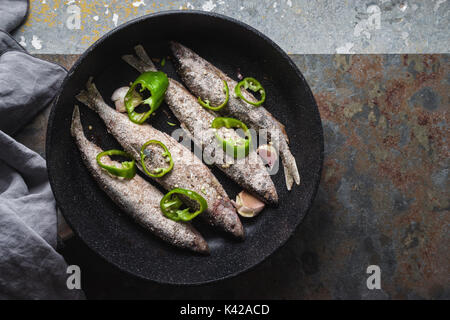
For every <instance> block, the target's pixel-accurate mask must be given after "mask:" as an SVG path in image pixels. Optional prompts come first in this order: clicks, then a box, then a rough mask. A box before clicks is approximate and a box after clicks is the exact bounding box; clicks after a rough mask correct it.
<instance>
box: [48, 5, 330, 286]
mask: <svg viewBox="0 0 450 320" xmlns="http://www.w3.org/2000/svg"><path fill="white" fill-rule="evenodd" d="M168 40H177V41H180V42H181V43H183V44H185V45H187V46H188V47H190V48H191V49H193V50H194V51H196V52H197V53H199V54H200V55H201V56H203V57H204V58H206V59H207V60H209V61H211V62H212V63H214V64H215V65H216V66H218V67H219V68H220V69H222V70H224V71H225V72H226V73H227V74H228V75H230V76H231V77H233V78H235V79H236V74H237V69H238V68H239V69H240V73H241V74H243V75H244V76H252V77H255V78H257V79H260V80H261V82H262V84H263V86H264V87H265V89H266V92H267V101H266V103H265V106H266V108H267V109H268V110H269V111H270V112H271V113H272V114H273V115H274V116H275V117H276V118H278V120H280V121H281V122H282V123H284V124H285V125H286V129H287V133H288V135H289V137H290V140H291V143H290V145H291V150H292V152H293V154H294V155H295V157H296V159H297V164H298V167H299V171H300V174H301V178H302V183H301V185H300V186H295V187H294V188H293V190H292V191H291V192H288V191H287V190H286V187H285V182H284V175H283V170H282V169H280V170H279V172H278V174H276V175H275V176H273V180H274V182H275V185H276V187H277V191H278V195H279V198H280V205H279V206H278V207H277V208H270V207H269V208H266V209H265V210H264V211H263V212H262V213H261V214H260V215H259V216H258V217H256V218H253V219H245V218H241V220H242V221H243V224H244V226H245V233H246V239H245V241H243V242H239V241H236V240H233V239H230V238H229V237H227V236H226V235H224V234H221V233H217V232H216V231H215V230H213V229H211V228H209V227H208V226H206V225H203V224H202V222H201V221H200V219H196V220H198V221H195V222H194V224H195V226H196V228H197V229H198V230H199V231H200V232H201V233H202V234H203V236H204V237H205V239H206V240H207V241H208V244H209V246H210V249H211V255H210V256H200V255H196V254H192V253H191V252H188V251H183V250H181V249H177V248H173V247H171V246H170V245H168V244H166V243H164V242H162V241H161V240H159V239H158V238H156V237H154V236H153V235H152V234H150V233H149V232H147V231H146V230H144V229H143V228H141V227H140V226H139V225H138V224H136V223H135V222H134V221H133V220H132V219H131V218H129V217H128V216H127V215H126V214H125V213H123V212H122V211H121V210H120V209H119V208H118V207H117V206H116V205H115V204H114V203H113V202H112V201H111V200H110V199H109V198H108V197H107V196H106V194H105V193H104V192H103V191H102V190H101V189H100V188H99V187H98V186H97V184H96V183H95V181H94V180H93V179H92V177H91V176H90V175H89V173H88V171H87V169H86V168H85V167H84V165H83V163H82V161H81V158H80V155H79V153H78V150H77V148H76V146H75V144H74V142H73V140H72V137H71V136H70V132H69V127H70V121H71V115H72V110H73V106H74V104H80V103H79V102H77V101H76V100H75V98H74V97H75V95H76V94H77V93H78V92H79V91H80V90H81V89H82V88H83V87H84V84H85V83H86V81H87V79H88V77H89V76H94V81H95V83H96V84H97V87H98V88H99V90H100V92H101V93H102V95H103V97H104V98H105V100H106V101H107V102H108V103H110V104H111V106H112V105H113V104H112V102H111V101H110V97H111V94H112V92H113V91H114V90H115V89H116V88H118V87H121V86H123V85H127V84H128V83H129V82H132V81H134V79H135V78H136V77H137V76H138V73H137V72H136V71H135V70H134V69H133V68H131V67H130V66H128V65H127V64H126V63H125V62H123V61H122V60H121V58H120V57H121V56H122V55H123V54H126V53H132V52H133V47H134V46H135V45H136V44H143V45H144V47H145V48H146V50H147V52H148V53H149V55H150V56H151V57H157V58H161V57H165V56H168V55H170V51H169V48H168ZM162 70H163V71H164V72H166V73H167V74H168V75H169V76H170V77H173V78H175V79H178V80H179V78H178V76H177V74H176V72H175V70H174V67H173V64H172V62H171V61H170V60H168V61H167V63H166V65H165V67H164V68H162ZM81 115H82V123H83V126H84V129H85V134H86V135H87V136H88V137H89V138H90V139H91V140H93V141H94V142H96V143H97V144H98V145H100V146H101V147H102V148H104V149H110V148H120V147H119V145H118V144H117V142H116V141H115V140H114V138H112V136H111V135H109V134H108V133H107V131H106V128H105V126H104V124H103V123H102V121H101V120H100V118H99V117H98V116H97V115H96V114H95V113H94V112H92V111H91V110H88V108H87V107H85V106H83V107H82V108H81ZM167 121H170V122H175V123H178V122H177V121H176V118H175V117H174V116H173V114H172V113H171V112H170V110H169V108H168V107H167V106H166V105H165V104H164V103H163V104H162V105H161V107H160V109H159V110H158V112H157V115H156V116H155V117H152V118H151V124H152V125H154V126H155V127H156V128H158V129H160V130H162V131H166V132H169V133H170V132H172V131H173V129H174V127H171V126H169V125H168V124H167ZM89 126H92V130H89V129H88V127H89ZM46 156H47V164H48V173H49V178H50V183H51V186H52V189H53V192H54V194H55V198H56V201H57V204H58V206H59V207H60V208H61V210H62V212H63V215H64V217H65V218H66V220H67V222H68V223H69V225H70V226H71V227H72V228H73V230H74V232H75V233H76V234H77V235H78V236H79V237H80V238H81V239H82V240H83V241H84V242H85V243H86V244H87V245H88V246H89V247H90V248H91V249H92V250H94V251H95V252H97V253H98V254H99V255H100V256H102V257H103V258H104V259H106V260H107V261H109V262H110V263H112V264H113V265H115V266H117V267H118V268H120V269H122V270H124V271H126V272H129V273H131V274H133V275H136V276H138V277H141V278H143V279H148V280H153V281H156V282H160V283H171V284H200V283H207V282H212V281H216V280H220V279H224V278H228V277H232V276H235V275H237V274H239V273H241V272H243V271H245V270H248V269H250V268H252V267H254V266H256V265H257V264H259V263H260V262H262V261H263V260H264V259H265V258H267V257H268V256H269V255H270V254H272V253H273V252H274V251H275V250H276V249H278V248H279V247H280V246H281V245H282V244H284V243H285V242H286V240H287V239H288V238H289V237H290V236H291V235H292V233H293V232H294V230H295V229H296V227H297V226H298V225H299V223H300V222H301V221H302V219H303V218H304V216H305V214H306V213H307V211H308V209H309V208H310V206H311V203H312V201H313V198H314V196H315V194H316V191H317V188H318V185H319V180H320V173H321V169H322V163H323V135H322V125H321V121H320V115H319V111H318V109H317V105H316V103H315V101H314V98H313V95H312V94H311V90H310V88H309V86H308V84H307V83H306V81H305V79H304V78H303V76H302V74H301V73H300V72H299V70H298V69H297V67H296V66H295V65H294V63H293V62H292V61H291V59H290V58H289V57H288V56H287V55H286V53H284V52H283V51H282V50H281V49H280V48H279V47H278V46H277V45H276V44H275V43H273V42H272V41H271V40H270V39H268V38H267V37H266V36H264V35H263V34H261V33H260V32H258V31H257V30H255V29H253V28H251V27H249V26H248V25H245V24H243V23H241V22H239V21H236V20H233V19H230V18H228V17H225V16H222V15H218V14H213V13H205V12H196V11H189V12H181V11H173V12H164V13H158V14H152V15H148V16H145V17H141V18H138V19H136V20H133V21H131V22H128V23H126V24H124V25H122V26H120V27H118V28H116V29H115V30H113V31H111V32H109V33H108V34H106V35H105V36H104V37H102V38H101V39H100V40H98V41H97V42H96V43H95V44H94V45H92V46H91V47H90V48H89V49H88V50H87V51H86V52H85V53H84V54H83V55H82V56H81V57H80V58H79V59H78V61H77V62H76V63H75V65H74V66H73V67H72V69H71V70H70V72H69V73H68V75H67V77H66V79H65V81H64V83H63V85H62V87H61V89H60V91H59V94H58V98H57V99H56V100H55V102H54V105H53V108H52V111H51V114H50V120H49V124H48V132H47V149H46ZM212 170H213V173H214V174H215V175H216V177H217V178H218V179H219V180H220V182H221V183H222V185H223V186H224V188H225V190H226V191H227V192H228V194H229V196H230V198H234V197H235V196H236V194H237V193H238V192H239V191H240V190H241V189H240V188H239V187H238V186H237V185H236V184H235V183H234V182H232V181H231V180H229V179H228V178H227V177H225V176H224V175H223V174H222V173H221V172H220V171H219V170H216V169H215V168H214V169H212Z"/></svg>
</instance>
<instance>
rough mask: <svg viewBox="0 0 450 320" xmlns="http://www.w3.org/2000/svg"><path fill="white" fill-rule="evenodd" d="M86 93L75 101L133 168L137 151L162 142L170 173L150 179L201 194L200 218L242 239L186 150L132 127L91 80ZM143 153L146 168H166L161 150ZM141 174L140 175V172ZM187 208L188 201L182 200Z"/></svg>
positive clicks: (226, 205) (226, 201)
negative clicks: (94, 117)
mask: <svg viewBox="0 0 450 320" xmlns="http://www.w3.org/2000/svg"><path fill="white" fill-rule="evenodd" d="M86 88H87V90H83V91H81V92H80V93H79V94H78V95H77V96H76V98H77V99H78V101H80V102H82V103H84V104H85V105H87V106H88V107H89V108H91V109H92V110H94V111H95V112H97V114H98V115H99V116H100V118H102V120H103V122H104V123H105V124H106V127H107V128H108V131H109V132H110V133H111V134H112V135H113V136H114V137H115V138H116V140H117V141H118V142H119V143H120V144H121V145H122V147H123V148H124V150H125V151H126V152H128V153H129V154H130V155H131V156H132V157H133V158H134V159H136V164H137V167H138V168H139V169H140V170H141V171H143V169H142V167H141V164H140V163H141V156H140V150H141V147H142V145H143V144H144V143H145V142H147V141H148V140H158V141H160V142H162V143H163V144H164V145H165V146H166V147H167V148H168V150H169V151H170V153H171V155H172V159H173V162H174V166H173V169H172V170H171V171H170V172H169V173H167V174H166V175H164V176H163V177H161V178H152V179H153V180H154V181H156V182H157V183H159V184H160V185H161V186H162V187H163V188H164V189H166V190H168V191H170V190H172V189H174V188H184V189H189V190H192V191H195V192H197V193H198V194H201V195H202V196H203V197H204V198H205V200H206V202H207V204H208V209H207V210H205V211H204V212H203V213H202V214H200V216H201V217H203V218H205V219H206V220H207V222H208V223H209V224H211V225H213V226H217V227H219V228H221V229H223V230H224V231H226V232H229V233H231V234H233V235H234V236H235V237H237V238H243V237H244V228H243V226H242V224H241V221H240V220H239V217H238V215H237V213H236V210H235V209H234V207H233V204H232V203H231V200H230V198H229V197H228V195H227V193H226V192H225V190H224V189H223V187H222V185H221V184H220V183H219V181H218V180H217V179H216V177H214V175H213V174H212V173H211V171H210V170H209V169H208V167H207V166H205V165H204V164H203V163H202V162H201V160H200V159H198V158H197V157H196V156H195V155H194V154H193V153H192V152H191V151H190V150H188V149H187V148H185V147H184V146H183V145H181V144H180V143H178V142H177V141H176V140H175V139H173V138H172V137H171V136H169V135H168V134H166V133H164V132H161V131H159V130H157V129H155V128H153V127H152V126H151V125H149V124H142V125H139V124H136V123H133V122H131V121H130V120H129V118H128V116H127V115H126V114H122V113H119V112H117V111H116V110H115V109H113V108H111V107H110V106H108V105H107V104H106V103H105V101H104V100H103V98H102V96H101V95H100V92H98V90H97V88H96V86H95V84H94V83H92V79H89V81H88V83H87V84H86ZM146 150H150V153H151V154H152V156H151V157H146V158H145V164H146V167H147V168H161V167H164V166H167V163H166V162H165V158H164V157H162V156H161V155H162V149H161V148H160V147H159V146H157V145H154V144H150V145H149V146H148V147H147V149H146ZM143 172H144V171H143ZM183 200H184V201H185V202H186V204H187V205H189V206H190V207H193V208H194V207H195V205H196V204H195V203H190V202H189V199H183Z"/></svg>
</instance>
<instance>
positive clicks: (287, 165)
mask: <svg viewBox="0 0 450 320" xmlns="http://www.w3.org/2000/svg"><path fill="white" fill-rule="evenodd" d="M282 146H284V147H282V148H281V150H280V156H281V160H282V162H283V169H284V178H285V180H286V187H287V189H288V190H291V189H292V185H293V184H294V182H295V183H296V184H297V185H299V184H300V174H299V172H298V169H297V163H296V161H295V158H294V156H293V155H292V153H291V152H290V150H289V148H287V144H285V143H284V144H282Z"/></svg>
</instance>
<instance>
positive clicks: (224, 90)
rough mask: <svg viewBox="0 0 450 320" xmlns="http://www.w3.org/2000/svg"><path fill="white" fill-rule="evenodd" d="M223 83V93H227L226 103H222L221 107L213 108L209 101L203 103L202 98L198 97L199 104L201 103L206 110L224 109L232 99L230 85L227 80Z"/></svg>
mask: <svg viewBox="0 0 450 320" xmlns="http://www.w3.org/2000/svg"><path fill="white" fill-rule="evenodd" d="M222 81H223V92H225V101H224V102H222V104H221V105H219V106H217V107H213V106H211V104H210V102H209V101H208V100H206V102H203V100H202V98H200V97H198V103H200V105H201V106H202V107H204V108H206V109H209V110H213V111H219V110H220V109H222V108H223V107H225V106H226V104H227V103H228V100H229V99H230V92H229V89H228V83H227V82H226V81H225V80H222Z"/></svg>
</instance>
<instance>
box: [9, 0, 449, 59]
mask: <svg viewBox="0 0 450 320" xmlns="http://www.w3.org/2000/svg"><path fill="white" fill-rule="evenodd" d="M449 8H450V2H449V1H446V0H433V1H421V0H346V1H336V0H320V1H311V0H271V1H267V0H266V1H260V0H245V1H243V0H159V1H148V0H145V1H144V0H63V1H61V0H30V10H29V16H28V19H27V20H26V22H25V24H24V25H23V26H21V27H20V28H19V29H18V30H17V31H16V32H15V33H14V37H15V38H16V39H17V41H19V42H20V43H21V44H22V45H24V46H26V49H27V50H28V51H29V52H31V53H50V54H55V53H59V54H73V53H82V52H83V51H84V50H86V49H87V48H88V47H89V46H90V45H91V44H93V43H94V42H95V41H96V40H98V39H99V38H100V37H101V36H103V35H104V34H105V33H106V32H108V31H110V30H111V29H113V28H114V27H116V26H118V25H120V24H122V23H125V22H127V21H130V20H132V19H134V18H137V17H140V16H143V15H146V14H151V13H156V12H163V11H168V10H201V11H210V12H216V13H221V14H225V15H227V16H230V17H233V18H235V19H238V20H240V21H242V22H245V23H247V24H249V25H251V26H253V27H255V28H256V29H258V30H259V31H261V32H263V33H264V34H266V35H267V36H269V37H270V38H271V39H274V40H275V41H276V42H277V43H278V44H279V45H280V46H281V47H282V48H283V49H284V50H285V51H287V52H290V53H293V54H300V53H302V54H305V53H306V54H312V53H320V54H332V53H441V52H448V50H449V48H450V46H449V43H450V42H449V38H448V33H449V31H450V24H449V23H448V19H449V17H448V16H449ZM77 21H78V22H79V23H77Z"/></svg>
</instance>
